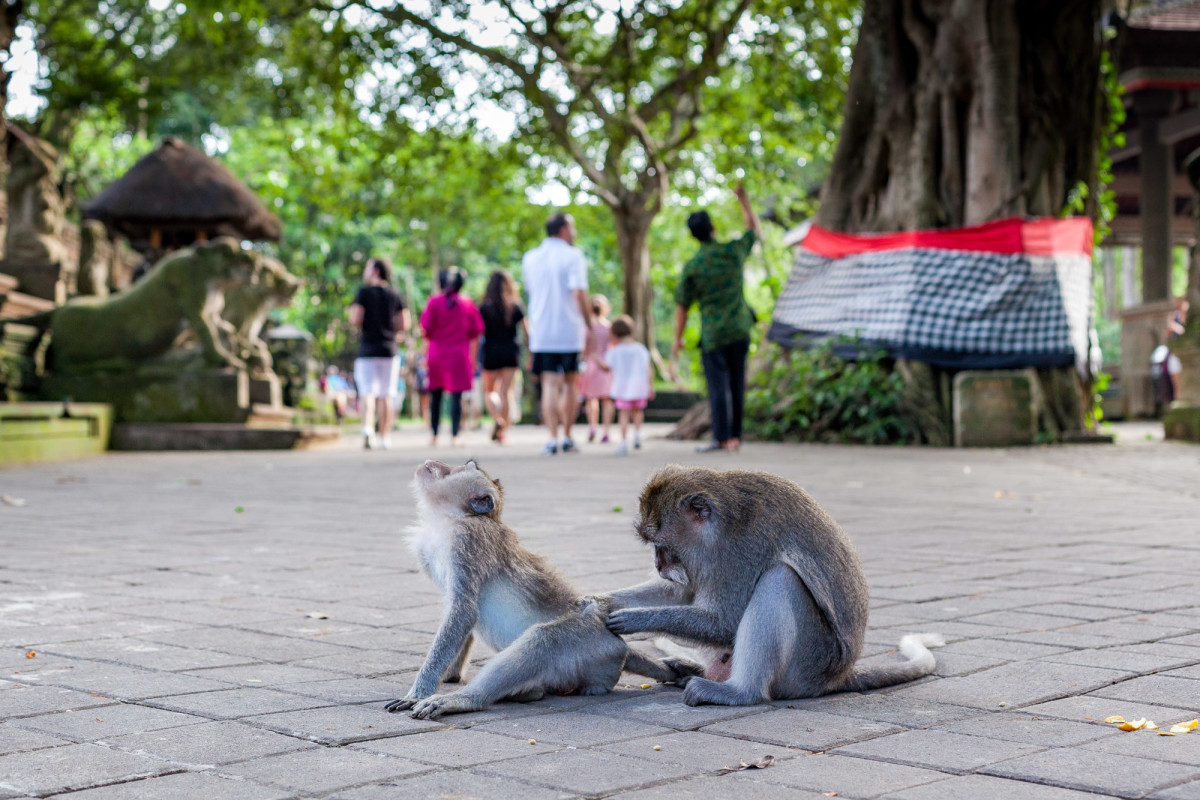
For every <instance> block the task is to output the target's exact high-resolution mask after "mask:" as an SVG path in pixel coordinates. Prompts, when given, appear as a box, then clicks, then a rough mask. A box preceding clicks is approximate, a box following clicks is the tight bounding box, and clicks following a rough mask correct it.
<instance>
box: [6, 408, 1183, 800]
mask: <svg viewBox="0 0 1200 800" xmlns="http://www.w3.org/2000/svg"><path fill="white" fill-rule="evenodd" d="M475 435H476V436H478V434H475ZM517 438H518V440H517V441H516V442H515V443H514V444H513V445H511V446H509V447H508V448H506V449H503V450H502V449H499V448H496V447H494V446H488V445H483V444H481V443H476V444H475V445H473V446H472V447H471V448H468V449H467V450H464V451H457V452H452V453H448V454H446V453H445V452H444V451H443V455H449V456H454V457H457V458H456V460H459V459H462V458H465V456H466V455H467V454H469V453H478V454H479V455H480V456H482V457H483V459H484V464H485V466H486V467H487V468H489V469H490V470H491V471H492V472H493V473H494V474H495V475H497V476H499V477H500V478H501V479H502V480H503V481H504V482H505V484H506V486H507V488H508V493H509V494H508V504H507V519H508V521H509V522H510V523H511V524H512V525H513V526H514V527H515V528H516V529H517V530H518V531H520V532H521V533H522V535H523V537H524V540H525V542H526V543H527V545H528V546H529V547H531V548H532V549H534V550H536V551H538V552H541V553H544V554H546V555H548V556H549V557H550V558H552V559H553V560H554V561H555V562H556V563H557V564H559V565H560V566H561V567H562V568H563V569H564V570H565V571H566V572H567V573H568V574H569V575H570V576H571V578H573V579H574V580H575V581H576V582H577V583H578V585H579V586H580V587H581V588H583V589H586V590H589V591H598V590H604V589H609V588H613V587H617V586H621V585H625V584H628V583H631V582H634V581H637V580H640V579H642V578H643V577H644V576H645V575H646V574H647V572H648V568H649V555H648V553H647V552H645V551H644V550H643V549H642V548H641V547H640V546H639V545H638V543H637V542H636V540H635V539H634V537H633V535H632V533H631V531H630V521H631V518H632V511H633V507H634V504H635V498H636V496H637V492H638V488H639V486H640V484H641V482H642V481H643V479H644V478H645V477H646V476H647V474H648V473H649V472H651V471H652V470H653V469H654V468H655V467H657V466H659V465H661V464H663V463H665V462H668V461H681V462H685V463H699V462H700V459H701V457H700V456H697V455H695V454H693V453H692V452H691V448H690V447H688V446H686V445H680V444H673V443H667V442H663V441H652V442H650V443H649V445H648V447H647V448H646V449H645V450H644V451H642V452H641V453H638V454H636V455H635V456H633V457H630V458H627V459H624V460H619V459H617V458H615V457H613V456H611V455H609V453H608V452H607V451H604V450H600V449H599V448H590V449H587V450H586V451H585V452H584V453H582V454H580V455H576V456H571V457H566V456H558V457H556V458H541V457H539V456H537V455H535V453H536V449H537V447H538V445H539V444H540V440H539V438H538V437H537V435H536V434H535V433H534V432H532V431H528V432H524V433H522V434H521V435H519V436H518V437H517ZM1129 438H1130V440H1131V442H1132V444H1131V445H1126V446H1117V447H1103V448H1102V447H1065V448H1055V449H1033V450H1022V451H947V450H910V449H892V448H883V449H863V448H843V447H820V446H813V447H784V446H769V445H757V446H749V447H746V448H745V449H744V450H743V452H742V453H741V454H740V455H736V456H723V455H722V456H721V457H720V458H718V459H716V461H715V462H714V460H713V459H712V457H711V456H709V457H706V459H707V460H705V462H704V463H720V464H724V465H727V466H730V467H733V466H737V467H755V468H762V469H768V470H771V471H774V472H778V473H780V474H782V475H785V476H788V477H790V478H793V479H795V480H797V481H799V482H800V483H802V484H804V485H805V486H806V487H807V488H808V489H809V490H810V491H811V492H812V493H813V494H814V495H815V496H816V497H817V498H818V499H819V500H820V501H821V502H822V503H824V504H825V505H826V506H827V508H828V509H829V510H830V511H831V512H832V513H833V514H834V515H835V516H836V517H837V518H838V519H839V520H840V521H841V522H842V524H843V525H844V526H845V528H846V529H847V530H848V531H849V532H850V534H851V535H852V537H853V538H854V540H855V541H856V543H857V545H858V547H859V549H860V551H861V553H862V555H863V558H864V561H865V562H866V566H867V570H868V572H869V574H870V579H871V595H872V600H873V609H872V616H871V627H870V631H869V633H868V653H869V654H870V655H871V656H872V657H894V656H889V655H888V653H889V652H890V651H891V649H892V648H893V647H894V645H895V643H896V642H897V640H898V639H899V637H900V636H901V635H902V634H904V633H907V632H920V631H939V632H941V633H943V634H945V636H946V637H947V639H948V640H949V642H950V644H949V645H948V646H947V647H945V648H943V649H942V650H940V651H938V652H937V657H938V662H939V663H938V670H937V675H936V676H931V677H930V678H927V679H925V680H923V681H921V682H918V683H915V684H910V685H907V686H903V687H899V688H896V689H893V690H891V691H885V692H882V693H876V694H861V695H860V694H850V695H840V696H833V697H827V698H821V699H817V700H807V701H793V702H778V703H774V704H771V705H760V706H754V707H750V708H720V707H705V708H697V709H692V708H687V707H685V706H684V705H683V704H682V703H681V702H680V699H679V697H680V693H679V692H678V691H677V690H676V689H674V688H668V687H654V688H650V689H642V688H640V683H641V679H638V678H634V677H632V676H627V677H626V679H625V680H623V681H622V684H621V686H620V687H619V688H618V690H617V691H615V692H613V693H612V694H611V695H608V696H605V697H599V698H586V699H584V698H576V697H557V698H553V699H550V700H546V701H543V702H540V703H534V704H530V705H503V706H500V707H497V708H495V709H494V710H491V711H487V712H485V713H477V714H471V715H467V716H461V717H454V718H447V719H445V720H444V721H438V722H418V721H414V720H412V719H409V718H408V717H406V716H401V715H388V714H386V713H384V712H383V710H382V705H383V702H384V701H385V700H387V699H391V698H395V697H398V696H400V695H402V694H403V693H404V692H405V691H406V689H407V688H408V685H409V682H410V680H411V678H412V676H413V674H414V670H415V669H416V668H417V666H418V665H419V664H420V662H421V660H422V657H423V655H424V653H425V650H426V648H427V646H428V645H429V643H430V641H431V638H432V634H433V632H434V630H435V627H436V625H437V620H438V613H439V612H438V596H437V594H436V593H435V592H434V591H433V588H432V586H431V584H430V583H429V582H428V581H427V580H426V579H425V578H424V577H423V576H421V575H420V574H419V573H417V571H416V570H415V569H414V564H413V560H412V558H411V557H410V556H409V554H408V552H407V550H406V549H405V547H404V544H403V541H402V533H401V532H402V530H403V528H404V526H405V525H406V524H407V523H408V522H409V521H411V520H412V519H413V511H412V504H411V502H410V498H409V493H408V490H407V487H406V484H407V482H408V480H409V477H410V475H411V473H412V470H413V468H414V467H415V466H416V464H418V463H419V462H420V461H421V460H423V459H424V458H425V457H426V456H427V455H428V452H427V451H426V450H425V449H423V448H422V447H421V446H420V444H421V442H422V440H423V439H422V437H421V435H420V434H419V433H418V432H412V433H410V434H408V435H406V436H405V437H403V441H402V442H401V444H402V445H404V446H403V447H401V448H398V449H394V450H392V451H390V452H386V453H384V452H370V453H364V452H362V451H359V450H356V449H354V448H353V447H352V446H351V443H349V442H347V443H346V445H345V446H343V447H341V448H338V449H333V450H325V451H314V452H306V453H286V454H285V453H269V454H211V453H197V454H161V455H111V456H108V457H104V458H98V459H94V460H88V461H80V462H75V463H70V464H62V465H53V466H37V467H32V468H24V469H20V470H8V471H4V472H0V493H2V494H4V495H7V496H9V498H15V499H19V500H24V501H26V502H25V504H24V505H23V506H14V505H0V798H13V797H25V796H30V795H32V796H38V797H45V796H50V795H58V794H61V793H71V794H70V796H71V797H72V798H80V800H84V799H85V798H86V800H107V799H108V798H151V797H204V798H206V800H220V798H249V799H250V800H257V799H258V798H263V799H264V800H265V799H266V798H288V797H337V798H346V800H351V799H352V798H353V799H355V800H366V798H397V797H402V798H404V797H413V798H423V797H453V798H459V799H460V800H461V798H470V797H480V798H522V799H524V798H528V799H530V800H540V799H541V798H554V797H572V796H586V797H620V798H622V799H623V800H624V799H625V798H629V799H630V800H632V799H633V798H638V800H652V799H653V798H664V799H666V798H671V800H675V799H676V798H723V797H736V798H748V799H750V800H753V799H754V798H820V797H825V796H837V797H848V798H874V797H887V798H896V800H899V799H900V798H904V800H942V799H943V798H945V799H948V800H949V799H953V800H957V799H958V798H974V797H978V798H1001V799H1003V798H1021V799H1022V800H1025V799H1026V798H1028V799H1030V800H1067V798H1083V797H1087V796H1096V795H1105V796H1116V797H1129V798H1136V797H1146V796H1148V797H1153V798H1156V799H1157V800H1169V799H1170V800H1182V799H1183V798H1200V732H1197V733H1195V734H1189V735H1184V736H1176V737H1164V736H1157V735H1155V734H1153V733H1148V732H1144V731H1143V732H1137V733H1122V732H1119V731H1117V730H1115V729H1114V728H1113V727H1112V726H1110V725H1105V724H1104V723H1103V722H1102V721H1101V720H1102V719H1103V718H1104V717H1106V716H1108V715H1112V714H1121V715H1124V716H1125V717H1126V718H1134V717H1143V716H1144V717H1149V718H1151V719H1153V720H1154V721H1155V722H1157V723H1158V724H1159V725H1160V726H1166V725H1168V724H1170V723H1175V722H1179V721H1182V720H1189V719H1193V718H1195V717H1197V716H1200V586H1198V581H1197V576H1198V575H1200V536H1198V535H1197V534H1198V524H1197V520H1198V516H1197V509H1198V508H1200V503H1198V501H1200V481H1198V480H1197V478H1198V477H1200V448H1195V447H1189V446H1183V445H1171V444H1163V443H1161V442H1155V443H1148V442H1144V441H1142V439H1141V436H1140V435H1134V436H1132V437H1129ZM1168 485H1169V486H1171V487H1172V488H1169V489H1168V488H1164V487H1166V486H1168ZM1176 487H1183V488H1182V489H1181V488H1176ZM359 497H371V498H374V499H373V500H372V501H371V502H369V503H367V502H361V501H357V500H356V499H355V498H359ZM314 613H317V614H323V615H327V616H328V618H327V619H314V618H312V615H313V614H314ZM29 650H34V651H36V656H35V657H27V656H29V655H31V654H29V653H27V651H29ZM481 655H482V654H481ZM530 740H534V742H536V743H531V741H530ZM656 746H657V747H661V750H656V749H655V747H656ZM768 754H769V755H772V756H774V757H775V763H774V766H770V767H768V768H765V769H758V770H747V771H743V772H735V773H732V774H722V773H721V772H720V770H721V768H722V767H726V766H731V767H732V766H737V765H738V763H739V761H742V760H744V761H747V762H754V761H757V760H758V759H760V758H761V757H763V756H765V755H768ZM834 793H836V795H834Z"/></svg>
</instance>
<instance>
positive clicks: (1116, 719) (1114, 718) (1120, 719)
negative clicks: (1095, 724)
mask: <svg viewBox="0 0 1200 800" xmlns="http://www.w3.org/2000/svg"><path fill="white" fill-rule="evenodd" d="M1104 721H1105V722H1124V721H1125V718H1124V717H1122V716H1121V715H1120V714H1115V715H1113V716H1111V717H1105V718H1104Z"/></svg>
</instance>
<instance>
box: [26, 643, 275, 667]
mask: <svg viewBox="0 0 1200 800" xmlns="http://www.w3.org/2000/svg"><path fill="white" fill-rule="evenodd" d="M46 650H48V651H52V652H53V653H56V654H59V655H63V656H70V657H72V658H87V659H95V660H97V661H111V662H114V663H118V664H128V665H130V666H134V667H142V668H144V669H161V670H167V671H168V672H175V671H180V670H186V669H198V668H200V667H226V666H232V665H234V664H245V663H247V662H249V661H255V660H256V659H254V658H250V657H247V656H240V655H230V654H228V653H218V652H215V651H212V650H200V649H193V648H188V647H175V646H174V645H167V644H159V643H156V642H150V641H145V640H142V639H121V640H115V641H91V642H71V643H68V644H59V645H52V646H51V647H48V648H46Z"/></svg>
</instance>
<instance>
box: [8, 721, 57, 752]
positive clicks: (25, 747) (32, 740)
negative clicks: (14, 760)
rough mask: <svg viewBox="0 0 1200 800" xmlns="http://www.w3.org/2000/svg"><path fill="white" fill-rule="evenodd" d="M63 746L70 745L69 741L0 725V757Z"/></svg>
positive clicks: (9, 725) (10, 725)
mask: <svg viewBox="0 0 1200 800" xmlns="http://www.w3.org/2000/svg"><path fill="white" fill-rule="evenodd" d="M64 744H70V740H69V739H62V738H59V737H57V736H51V735H49V734H46V733H37V732H35V731H30V730H26V729H24V728H18V727H15V726H14V725H12V724H9V723H5V724H2V725H0V755H6V754H8V753H26V752H28V751H30V750H41V749H42V748H44V747H61V746H62V745H64Z"/></svg>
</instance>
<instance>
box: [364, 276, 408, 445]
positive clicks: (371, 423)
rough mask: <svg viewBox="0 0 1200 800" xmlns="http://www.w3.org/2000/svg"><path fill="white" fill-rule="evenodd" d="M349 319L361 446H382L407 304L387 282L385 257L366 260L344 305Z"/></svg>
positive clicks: (390, 419) (388, 422)
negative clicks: (354, 336)
mask: <svg viewBox="0 0 1200 800" xmlns="http://www.w3.org/2000/svg"><path fill="white" fill-rule="evenodd" d="M350 324H351V325H352V326H353V327H355V328H358V329H359V331H360V336H359V344H358V357H357V358H355V359H354V385H355V387H356V389H357V392H358V398H359V413H360V414H361V415H362V423H363V447H365V448H367V449H368V450H370V449H371V448H372V447H379V448H384V449H386V448H387V446H388V443H389V440H388V432H389V431H390V430H391V429H392V424H393V423H394V422H395V419H396V408H395V406H394V405H393V404H392V392H393V391H394V387H395V386H396V381H397V380H398V379H399V377H400V359H398V358H397V357H396V341H397V340H398V339H399V338H400V336H401V335H402V334H403V333H404V332H405V331H406V330H408V325H409V316H408V308H406V307H405V305H404V300H403V298H401V297H400V293H399V292H397V291H396V290H395V289H393V288H392V265H391V264H390V263H389V262H388V261H387V260H386V259H382V258H372V259H370V260H368V261H367V266H366V267H365V268H364V269H363V285H362V286H361V287H360V288H359V290H358V292H357V293H356V294H355V295H354V302H353V303H352V304H351V306H350ZM376 421H378V423H379V424H378V427H377V426H376Z"/></svg>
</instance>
